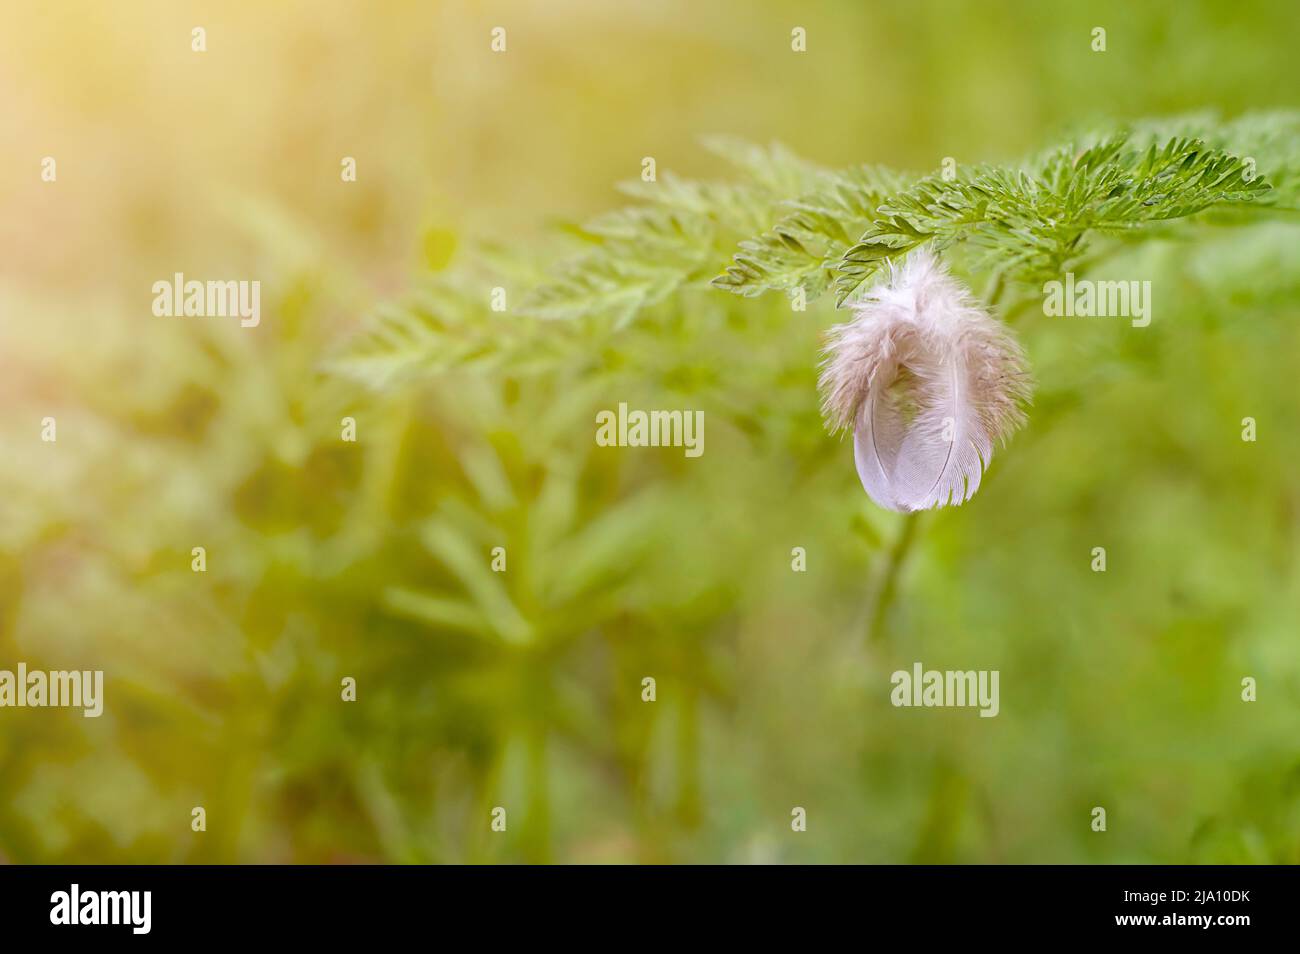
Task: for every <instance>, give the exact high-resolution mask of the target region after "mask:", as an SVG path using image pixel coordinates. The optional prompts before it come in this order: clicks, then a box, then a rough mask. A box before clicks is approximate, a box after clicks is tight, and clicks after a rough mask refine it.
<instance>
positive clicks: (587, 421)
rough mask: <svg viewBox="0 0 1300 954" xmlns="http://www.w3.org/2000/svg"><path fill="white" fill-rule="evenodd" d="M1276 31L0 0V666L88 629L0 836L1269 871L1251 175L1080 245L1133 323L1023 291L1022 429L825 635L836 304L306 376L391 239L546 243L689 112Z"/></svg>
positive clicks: (1296, 805) (179, 858) (435, 256)
mask: <svg viewBox="0 0 1300 954" xmlns="http://www.w3.org/2000/svg"><path fill="white" fill-rule="evenodd" d="M195 26H202V27H204V28H205V29H206V31H207V48H208V49H207V52H206V53H203V54H195V53H193V52H192V51H191V49H190V30H191V29H192V28H193V27H195ZM494 26H504V27H506V29H507V35H508V49H507V52H506V53H505V54H493V53H492V52H491V51H490V49H489V39H490V37H489V31H490V30H491V28H492V27H494ZM795 26H802V27H804V28H805V29H806V30H807V35H808V52H807V53H804V54H794V53H792V52H791V50H790V31H791V29H792V28H793V27H795ZM1095 26H1103V27H1105V28H1106V30H1107V44H1108V49H1107V51H1106V52H1105V53H1094V52H1093V51H1092V50H1091V49H1090V45H1089V41H1090V31H1091V30H1092V28H1093V27H1095ZM1297 35H1300V7H1297V5H1295V4H1294V3H1291V2H1289V0H1279V2H1276V3H1264V2H1253V0H1243V2H1236V3H1232V4H1224V3H1217V2H1204V3H1197V2H1190V0H1184V2H1173V0H1170V2H1165V3H1160V2H1151V3H1142V4H1135V3H1131V2H1127V0H1120V2H1114V3H1107V2H1098V3H1089V4H1086V5H1085V4H1077V3H1043V2H1036V0H1024V2H992V3H991V2H969V3H966V2H918V3H907V4H899V3H887V2H813V3H799V4H789V3H779V2H772V0H746V2H743V3H741V2H719V3H698V2H676V0H669V2H660V3H653V4H650V3H646V4H631V3H619V4H611V3H602V2H596V0H590V2H587V0H552V2H547V3H533V2H519V3H469V2H466V3H457V2H448V3H437V2H431V0H420V2H415V0H410V2H403V0H385V2H383V3H324V4H322V3H318V2H306V0H281V2H276V3H273V4H267V3H253V2H247V3H244V2H239V3H236V2H232V3H223V4H208V3H198V2H186V0H167V2H161V0H160V2H132V3H117V4H103V3H97V2H89V0H87V2H70V0H55V2H50V3H44V4H6V5H5V6H4V9H3V11H2V12H0V142H2V143H3V146H4V148H3V149H0V207H2V208H3V210H4V215H3V216H2V217H0V668H7V669H13V668H15V667H16V664H17V662H18V661H25V662H26V663H27V664H28V665H29V666H30V667H32V668H36V667H44V668H75V669H103V670H104V671H105V678H106V711H105V714H104V716H103V717H102V718H100V719H97V720H96V719H83V718H82V717H81V715H80V714H79V713H78V712H76V711H67V710H30V709H28V710H15V709H4V710H0V858H3V859H4V860H7V861H10V862H20V863H21V862H72V861H80V862H329V863H334V862H366V861H387V862H459V861H474V862H498V861H554V862H630V861H650V862H763V861H778V862H906V861H923V862H1110V863H1127V862H1185V861H1191V862H1295V861H1298V860H1300V732H1298V729H1300V644H1298V638H1300V633H1298V631H1297V625H1300V622H1298V621H1300V562H1298V560H1297V557H1298V553H1297V527H1298V524H1300V478H1298V477H1297V474H1298V473H1300V451H1298V450H1297V445H1296V435H1297V433H1300V431H1298V426H1300V397H1298V396H1297V390H1296V381H1297V376H1298V375H1300V299H1298V298H1297V293H1300V242H1298V241H1297V239H1298V238H1300V229H1298V228H1297V222H1296V220H1295V218H1294V216H1291V217H1288V216H1287V215H1285V214H1273V215H1269V216H1266V217H1261V219H1260V220H1259V222H1258V223H1257V224H1252V225H1248V226H1234V227H1232V228H1226V227H1225V228H1214V227H1212V226H1204V227H1200V226H1197V227H1193V228H1190V229H1189V230H1188V231H1187V232H1185V233H1183V234H1182V235H1181V237H1179V238H1166V239H1161V240H1160V241H1156V242H1152V243H1149V244H1146V245H1143V246H1139V247H1137V248H1136V249H1135V250H1134V251H1133V252H1132V253H1131V257H1129V258H1124V257H1121V258H1119V259H1118V260H1116V261H1115V262H1114V263H1113V268H1114V269H1115V273H1116V275H1124V276H1127V275H1130V274H1139V275H1140V276H1141V277H1145V278H1150V279H1151V280H1152V281H1153V284H1154V286H1155V295H1156V299H1155V319H1154V321H1153V323H1152V325H1151V327H1150V328H1147V329H1145V330H1142V331H1137V330H1134V329H1131V328H1130V327H1128V325H1127V323H1126V322H1123V321H1106V320H1096V321H1082V320H1080V321H1078V322H1075V323H1060V322H1056V323H1053V322H1051V321H1047V320H1044V319H1043V318H1042V317H1041V316H1038V317H1035V316H1034V315H1033V314H1029V315H1027V316H1022V317H1021V318H1020V319H1019V320H1018V323H1017V328H1018V332H1019V334H1020V335H1021V337H1022V339H1023V340H1024V342H1025V345H1026V347H1027V350H1028V351H1029V353H1030V357H1031V360H1032V362H1033V365H1034V370H1035V374H1036V376H1037V378H1038V381H1039V390H1038V395H1037V401H1036V405H1035V408H1034V410H1033V413H1032V415H1031V418H1030V423H1029V425H1028V427H1027V429H1026V430H1025V431H1024V432H1022V433H1021V434H1020V435H1019V436H1018V437H1017V438H1016V440H1015V441H1014V442H1013V443H1012V445H1011V446H1010V448H1009V449H1008V450H1007V451H1005V452H1004V453H1002V454H1001V455H1000V456H999V457H998V459H997V460H996V461H995V463H994V466H993V469H992V471H991V472H990V475H989V477H988V479H987V481H986V483H985V485H984V487H983V488H982V489H981V491H980V493H979V495H978V496H977V497H976V498H975V499H974V500H973V501H972V502H971V504H970V505H968V506H965V507H963V508H961V509H960V510H951V511H945V512H941V513H937V514H931V515H927V516H926V517H924V518H923V520H922V522H921V523H920V525H919V528H918V537H917V541H916V544H915V547H914V549H913V550H912V552H911V553H910V555H909V558H908V560H907V561H906V563H905V564H904V566H903V569H902V573H901V575H900V577H899V580H898V584H897V593H896V597H895V599H894V601H893V603H892V605H891V607H890V609H889V611H888V613H887V614H886V619H885V620H884V623H885V625H884V626H883V627H882V628H881V631H877V632H875V633H874V634H873V636H872V637H870V638H869V635H868V630H870V629H872V626H871V620H870V617H871V615H872V610H871V607H872V605H873V603H872V600H873V595H872V594H873V587H875V586H877V585H878V580H876V579H875V574H877V573H878V572H879V571H878V568H879V566H880V564H881V560H882V556H883V554H884V552H885V551H886V550H887V549H888V547H889V546H890V541H891V540H893V539H894V537H895V534H896V533H897V532H898V522H897V518H896V517H895V516H894V515H892V514H885V513H882V512H880V511H878V510H875V509H874V508H873V507H872V506H871V504H870V503H869V502H868V501H867V499H866V497H865V495H864V494H863V492H862V490H861V488H860V486H859V484H858V481H857V477H856V475H855V473H854V470H853V466H852V462H851V451H850V449H849V446H848V445H847V444H844V443H841V442H839V441H837V440H835V439H833V438H830V437H828V436H827V435H826V434H825V433H824V431H823V430H822V427H821V424H820V421H819V418H818V412H817V396H816V391H815V367H814V366H815V361H816V353H817V348H818V343H819V335H820V333H821V332H822V331H823V330H824V329H825V328H826V327H827V326H828V325H829V324H830V323H831V322H833V321H834V320H836V316H835V313H834V310H833V308H832V306H831V304H830V303H829V302H821V303H818V304H817V305H816V306H815V307H813V308H810V309H809V311H808V312H806V313H802V314H798V313H792V312H791V311H790V309H789V307H788V305H787V304H786V303H785V302H783V301H781V300H779V299H778V300H776V301H769V300H767V299H755V300H747V299H741V298H736V297H733V296H730V295H726V294H724V293H722V292H718V291H710V290H707V289H700V290H698V291H693V292H691V293H689V294H684V295H682V296H679V297H675V298H673V299H672V300H670V301H668V302H666V303H664V304H663V305H662V306H661V307H658V308H656V309H655V310H654V311H653V313H651V314H649V315H647V316H643V320H638V321H637V322H636V323H634V324H633V325H632V326H631V327H625V328H615V329H601V328H599V327H592V326H586V325H583V326H580V327H578V328H577V329H576V330H575V329H574V327H572V326H566V327H565V329H562V330H558V331H557V332H556V334H557V336H561V337H563V338H564V340H565V342H566V344H565V348H566V349H567V350H566V351H565V354H566V355H567V358H566V359H565V360H564V361H563V362H557V363H556V364H555V365H554V366H552V367H549V368H548V369H544V370H542V371H531V372H528V373H524V372H520V371H517V370H514V369H508V370H500V369H497V370H494V369H493V368H491V367H487V368H474V369H458V368H449V369H441V368H439V367H438V366H437V362H436V361H434V362H432V364H431V366H430V367H428V368H426V369H425V373H410V374H404V375H402V376H400V378H395V379H384V380H381V381H369V382H368V381H367V380H365V377H366V376H365V375H363V374H362V375H359V374H351V375H348V374H339V373H335V371H334V370H333V369H334V368H335V367H336V365H335V364H333V363H332V361H333V359H334V358H335V357H336V356H337V355H338V354H339V353H340V349H342V348H346V346H347V342H348V341H349V340H351V339H352V338H353V336H354V335H356V334H357V333H358V331H359V330H360V329H362V328H364V327H365V324H366V322H367V320H368V319H369V318H370V317H371V316H373V315H374V314H375V313H376V312H377V310H382V309H383V308H385V307H392V306H393V303H394V302H402V301H409V300H410V297H411V296H412V295H415V296H417V297H418V296H419V295H420V294H421V293H422V292H421V289H429V288H431V287H433V285H431V284H430V283H431V282H433V281H435V280H437V279H438V277H439V276H444V275H454V274H461V270H464V269H468V270H467V271H465V272H464V274H466V275H467V276H474V275H479V274H482V273H483V270H484V268H486V270H487V271H488V272H491V271H492V269H493V268H499V269H500V270H501V271H502V273H506V272H508V273H509V274H510V275H512V276H516V277H517V276H519V275H521V274H527V273H528V272H529V270H530V269H541V268H543V267H545V266H546V265H547V264H548V263H549V262H550V261H551V260H552V251H553V248H554V245H555V243H556V242H557V238H556V236H557V235H564V234H565V233H566V232H568V233H570V234H571V233H572V224H573V223H575V222H581V221H583V220H585V219H587V218H588V217H590V216H591V215H594V214H596V213H599V212H602V211H604V210H607V209H609V208H611V207H614V206H617V205H619V204H622V203H624V202H625V201H626V199H625V198H624V197H621V196H620V195H619V193H618V192H617V191H616V189H615V186H616V184H617V183H618V182H620V181H625V180H629V179H635V178H636V177H637V176H638V175H639V173H640V171H641V160H642V158H643V157H644V156H654V157H655V158H656V160H657V163H658V165H659V168H660V169H661V170H673V171H676V172H678V173H682V174H685V175H692V176H706V177H708V176H713V175H722V174H725V170H724V168H723V166H722V165H721V163H720V161H719V160H718V159H717V158H716V157H715V156H713V155H711V154H710V153H709V152H708V151H707V150H705V149H704V148H702V147H701V137H702V136H706V135H712V134H726V135H731V136H735V137H740V138H742V139H746V140H750V141H754V142H758V143H767V142H770V141H774V140H775V141H780V142H783V143H785V144H786V145H787V146H788V147H790V148H791V149H792V150H794V151H795V152H797V153H799V154H800V155H803V156H805V157H807V158H809V159H811V160H814V161H817V162H819V163H823V164H826V165H829V166H840V165H848V164H853V163H859V162H866V161H870V162H880V163H884V164H886V165H889V166H892V167H896V168H900V169H913V170H932V169H934V168H935V167H937V166H938V164H939V162H940V161H941V159H942V157H945V156H952V157H954V158H955V159H956V160H957V161H958V162H959V163H967V162H979V161H985V160H989V161H996V160H1004V159H1011V158H1014V157H1016V156H1019V155H1022V154H1025V153H1027V152H1030V151H1033V150H1036V149H1039V148H1041V147H1043V146H1045V145H1048V144H1051V143H1053V142H1055V141H1057V138H1058V137H1059V136H1060V134H1061V132H1062V130H1065V129H1068V128H1071V127H1072V126H1075V125H1079V124H1092V125H1096V124H1101V125H1103V126H1106V125H1114V126H1118V125H1120V124H1122V123H1123V122H1125V121H1128V120H1134V119H1139V118H1143V117H1150V116H1159V115H1164V114H1176V113H1186V112H1189V111H1196V112H1201V111H1204V112H1206V113H1207V118H1206V119H1205V120H1204V122H1205V123H1206V125H1207V128H1208V129H1210V130H1212V129H1213V127H1214V124H1215V122H1216V121H1217V120H1216V119H1215V118H1214V116H1215V115H1219V116H1222V117H1225V118H1232V117H1235V116H1238V115H1239V114H1241V113H1243V112H1246V111H1253V110H1267V109H1289V108H1294V107H1296V106H1297V105H1300V71H1297V70H1296V68H1295V49H1294V46H1295V42H1294V41H1295V37H1296V36H1297ZM45 156H53V157H55V158H56V160H57V163H58V167H57V168H58V180H57V182H56V183H46V182H42V181H41V178H40V162H41V159H42V158H43V157H45ZM344 156H353V157H355V158H356V160H357V167H358V181H357V182H355V183H343V182H341V181H340V176H339V170H340V160H341V158H342V157H344ZM1261 171H1263V172H1264V173H1265V174H1267V173H1268V171H1269V170H1268V168H1267V167H1262V168H1261ZM467 262H473V263H476V264H474V267H473V268H469V267H468V266H467V264H466V263H467ZM485 262H486V263H488V264H487V265H486V266H484V264H483V263H485ZM725 263H726V259H725V257H724V258H722V259H720V260H719V261H718V263H717V267H718V269H719V270H720V269H721V268H722V267H723V266H724V265H725ZM474 269H478V271H475V270H474ZM174 272H184V273H185V274H186V275H187V276H188V277H193V278H200V279H206V278H256V279H259V280H260V281H261V282H262V308H263V318H262V324H261V326H260V327H259V328H257V329H255V330H251V331H249V330H241V329H239V328H238V326H237V325H236V324H235V323H230V322H220V321H213V322H209V321H205V320H202V319H176V320H170V319H158V318H155V317H154V316H153V315H152V314H151V312H150V304H151V301H152V292H151V285H152V283H153V282H154V281H157V280H159V279H166V278H168V277H169V276H171V275H172V274H173V273H174ZM475 280H476V279H475V278H473V277H466V278H465V279H463V281H465V282H468V283H469V284H471V285H472V283H473V281H475ZM505 283H507V282H504V281H503V280H501V279H500V278H496V277H493V276H488V277H487V278H485V279H484V280H483V283H482V287H483V289H484V290H485V289H486V288H487V287H489V286H491V285H496V284H505ZM429 294H432V292H429ZM484 295H486V291H484ZM465 334H466V335H467V336H468V335H472V334H482V329H478V330H477V331H475V330H474V329H470V330H468V331H466V332H465ZM575 355H576V357H575ZM619 401H627V402H628V403H630V404H631V405H632V406H633V407H684V408H699V409H702V410H704V411H705V416H706V445H705V448H706V449H705V453H704V456H703V457H701V458H699V459H698V460H687V459H685V458H684V457H683V456H682V454H681V452H680V451H678V450H670V449H664V450H648V449H646V450H631V449H603V448H597V447H595V445H594V443H593V440H592V434H593V431H594V427H593V423H592V422H593V417H592V415H593V413H594V410H596V409H600V408H612V407H616V406H617V403H618V402H619ZM345 415H350V416H354V417H355V418H356V420H357V422H358V438H359V439H358V441H357V442H356V443H355V444H353V443H345V442H342V441H341V440H340V427H339V421H340V419H341V418H342V417H343V416H345ZM46 416H53V417H56V418H57V421H58V441H57V443H55V444H47V443H42V442H41V441H40V420H41V419H42V418H43V417H46ZM1245 416H1253V417H1254V418H1256V420H1257V421H1258V429H1259V430H1258V433H1259V439H1258V441H1257V442H1255V443H1245V442H1243V441H1242V440H1241V439H1240V432H1241V419H1242V418H1243V417H1245ZM497 545H502V546H505V547H506V548H507V552H508V560H509V569H508V572H507V573H506V574H493V573H491V572H490V570H489V569H488V553H489V551H490V549H491V548H492V547H493V546H497ZM194 546H204V547H205V548H206V550H207V555H208V570H207V572H206V573H204V574H196V573H193V572H191V570H190V559H191V557H190V551H191V548H192V547H194ZM795 546H802V547H804V548H806V550H807V553H808V569H807V572H805V573H793V572H791V567H790V552H791V548H792V547H795ZM1096 546H1105V547H1106V548H1107V551H1108V571H1107V572H1106V573H1104V574H1098V573H1093V572H1091V571H1090V569H1089V564H1090V561H1091V550H1092V548H1093V547H1096ZM917 660H920V661H922V662H923V663H924V664H925V665H926V666H927V667H929V668H940V669H948V668H952V669H998V670H1000V671H1001V674H1002V675H1001V710H1002V711H1001V714H1000V715H999V716H998V717H997V718H996V719H980V718H977V717H976V716H975V713H974V712H973V711H970V710H908V709H895V708H893V707H891V706H890V704H889V688H890V687H889V674H890V673H891V672H892V671H894V670H895V669H899V668H910V666H911V664H912V663H913V662H914V661H917ZM345 676H351V677H354V678H355V679H356V680H357V682H358V699H357V701H356V702H355V703H344V702H342V701H341V700H340V690H339V686H340V680H341V679H342V678H343V677H345ZM645 676H653V677H655V678H656V679H657V684H658V685H657V692H658V698H657V701H656V702H654V703H644V702H642V701H641V680H642V678H643V677H645ZM1244 676H1253V677H1255V678H1256V679H1257V680H1258V683H1259V700H1258V701H1257V702H1255V703H1244V702H1242V701H1241V698H1240V682H1241V679H1242V677H1244ZM200 805H201V806H203V807H204V808H205V809H206V811H207V819H208V827H207V831H206V832H203V833H195V832H192V831H191V830H190V812H191V809H192V808H193V807H194V806H200ZM498 805H499V806H504V807H506V808H507V811H508V818H509V825H508V830H507V831H506V832H505V833H493V832H491V831H490V830H489V813H490V811H491V809H492V807H493V806H498ZM1095 805H1101V806H1105V807H1106V808H1107V811H1108V814H1109V817H1108V823H1109V824H1108V829H1109V830H1108V831H1107V832H1106V833H1104V834H1098V833H1094V832H1093V831H1091V830H1090V827H1089V822H1090V814H1089V813H1090V810H1091V808H1092V807H1093V806H1095ZM794 806H801V807H804V808H805V809H806V810H807V813H808V830H807V831H806V832H803V833H794V832H792V831H791V828H790V812H791V809H792V807H794Z"/></svg>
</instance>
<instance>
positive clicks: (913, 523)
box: [866, 512, 921, 644]
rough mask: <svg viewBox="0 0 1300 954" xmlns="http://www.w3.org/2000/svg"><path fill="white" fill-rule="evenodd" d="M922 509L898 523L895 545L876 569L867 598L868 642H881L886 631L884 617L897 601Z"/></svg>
mask: <svg viewBox="0 0 1300 954" xmlns="http://www.w3.org/2000/svg"><path fill="white" fill-rule="evenodd" d="M920 519H921V515H920V514H919V513H915V512H914V513H909V514H907V515H906V516H905V517H903V521H902V523H901V524H899V527H898V535H897V536H896V537H895V538H894V542H893V545H891V546H890V548H889V551H888V552H887V553H886V554H885V558H884V562H883V563H882V564H881V565H880V567H879V569H878V570H877V571H876V578H875V581H874V583H873V585H872V587H871V596H870V598H869V599H868V601H867V615H866V620H867V634H866V635H867V643H868V644H875V643H878V642H880V640H881V639H882V638H883V637H884V634H885V620H886V617H887V616H888V614H889V608H890V606H891V605H892V604H893V602H894V596H895V594H896V593H897V590H898V576H899V573H900V572H901V571H902V568H903V563H904V561H906V559H907V555H908V553H909V552H910V551H911V549H912V544H913V543H914V541H915V540H916V528H917V524H919V523H920Z"/></svg>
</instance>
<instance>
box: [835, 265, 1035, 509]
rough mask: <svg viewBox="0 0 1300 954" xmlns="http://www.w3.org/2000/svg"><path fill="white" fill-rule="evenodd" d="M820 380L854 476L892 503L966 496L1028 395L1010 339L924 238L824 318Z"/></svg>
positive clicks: (925, 505)
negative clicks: (856, 297) (832, 320)
mask: <svg viewBox="0 0 1300 954" xmlns="http://www.w3.org/2000/svg"><path fill="white" fill-rule="evenodd" d="M821 388H822V395H823V411H824V412H825V415H826V417H827V420H828V422H829V424H830V426H831V428H832V429H833V430H844V429H847V428H849V427H850V426H851V427H852V428H853V456H854V460H855V461H856V463H857V468H858V476H859V478H861V480H862V486H863V488H865V489H866V491H867V494H868V495H869V496H870V497H871V499H872V500H874V501H875V502H876V503H877V504H879V505H880V506H882V507H884V508H886V509H888V510H896V511H900V512H906V511H912V510H928V509H931V508H933V507H942V506H945V505H947V504H960V503H962V502H963V501H966V500H969V499H970V498H971V496H972V495H973V494H974V493H975V491H976V490H978V489H979V485H980V479H981V477H982V476H983V474H984V470H985V468H986V467H987V466H988V464H989V461H990V460H991V459H992V457H993V448H994V446H995V445H998V444H1002V443H1005V442H1006V440H1007V439H1008V438H1009V437H1010V436H1011V434H1012V433H1013V432H1014V431H1015V429H1016V428H1017V427H1019V426H1020V425H1021V424H1023V423H1024V420H1025V415H1024V411H1023V405H1025V404H1026V403H1027V402H1028V400H1029V395H1030V383H1029V375H1028V373H1027V372H1026V370H1025V357H1024V353H1023V352H1022V351H1021V350H1020V346H1019V345H1018V344H1017V343H1016V341H1015V339H1013V338H1012V337H1011V334H1010V332H1009V331H1008V330H1007V328H1006V327H1005V326H1004V325H1002V324H1001V323H999V322H997V321H995V320H994V319H993V318H991V317H990V316H989V315H988V313H987V312H986V311H985V310H984V309H983V307H981V306H980V304H979V303H978V302H976V301H975V300H974V299H973V298H972V297H971V295H970V294H969V293H968V292H967V291H966V289H965V288H964V287H963V286H962V285H961V284H960V283H958V282H957V281H956V280H955V279H953V278H952V277H951V276H950V275H949V274H948V273H947V271H946V270H945V269H944V267H943V266H942V265H941V264H940V263H939V262H938V261H937V260H936V259H935V257H934V256H933V254H931V253H930V252H929V251H928V250H926V249H920V250H918V251H916V252H913V253H912V254H911V256H909V258H908V259H907V261H906V263H905V264H904V265H903V266H902V268H901V269H899V270H897V271H895V272H894V273H893V274H892V275H891V276H890V279H889V280H888V281H887V282H883V283H882V284H880V285H877V286H876V287H875V288H874V289H872V291H871V292H870V294H869V295H868V296H867V298H866V299H865V300H864V301H863V302H862V303H861V304H860V305H858V306H857V307H856V309H855V315H854V318H853V320H852V321H850V322H847V323H845V324H842V325H838V326H836V327H835V328H833V329H831V332H830V337H829V344H828V346H827V349H826V361H825V363H824V364H823V366H822V374H821Z"/></svg>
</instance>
